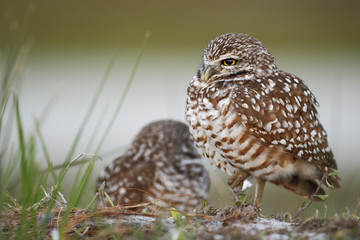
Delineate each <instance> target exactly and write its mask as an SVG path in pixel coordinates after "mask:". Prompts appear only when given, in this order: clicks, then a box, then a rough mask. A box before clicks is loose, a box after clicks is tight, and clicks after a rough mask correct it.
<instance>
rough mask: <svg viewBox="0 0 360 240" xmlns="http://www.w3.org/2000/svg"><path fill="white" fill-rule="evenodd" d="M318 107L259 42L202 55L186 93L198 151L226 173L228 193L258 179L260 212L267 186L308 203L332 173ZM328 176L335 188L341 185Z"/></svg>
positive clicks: (223, 39)
mask: <svg viewBox="0 0 360 240" xmlns="http://www.w3.org/2000/svg"><path fill="white" fill-rule="evenodd" d="M317 106H318V103H317V101H316V99H315V96H314V95H313V94H312V92H311V91H310V90H309V89H308V87H307V86H306V85H305V83H304V82H303V81H302V80H301V79H300V78H298V77H296V76H295V75H293V74H290V73H287V72H284V71H282V70H280V69H278V68H277V66H276V63H275V59H274V57H273V56H272V55H271V54H270V53H269V52H268V50H267V49H266V47H265V46H264V45H263V44H261V42H260V41H258V40H257V39H255V38H253V37H251V36H249V35H247V34H237V33H229V34H225V35H221V36H219V37H217V38H215V39H214V40H212V41H211V42H210V43H209V45H208V46H207V47H206V49H205V53H204V56H203V63H202V65H201V67H200V69H199V70H198V72H197V74H196V75H195V76H194V78H193V80H192V81H191V82H190V86H189V88H188V91H187V102H186V119H187V121H188V123H189V125H190V132H191V135H192V137H193V139H194V142H195V146H196V147H197V148H198V150H199V152H200V153H201V154H202V155H203V156H204V157H205V158H206V159H208V160H209V161H210V163H211V164H212V165H215V166H217V167H218V168H219V169H222V170H223V171H225V172H227V173H228V175H229V176H230V178H229V180H228V184H229V185H231V187H232V188H236V187H241V186H242V184H243V182H244V180H245V179H247V178H248V177H249V176H252V177H253V178H255V179H256V193H255V204H256V205H257V206H260V203H261V198H262V193H263V189H264V186H265V182H266V181H268V182H271V183H274V184H276V185H279V186H282V187H284V188H286V189H289V190H291V191H293V192H295V193H297V194H299V195H302V196H305V197H308V198H309V197H311V195H312V194H313V193H314V192H316V189H317V188H318V184H319V183H318V180H319V179H321V177H322V176H323V174H326V173H332V172H335V170H336V169H337V164H336V161H335V159H334V156H333V153H332V151H331V149H330V147H329V144H328V141H327V135H326V132H325V130H324V128H323V126H322V125H321V124H320V122H319V120H318V116H317V110H316V107H317ZM330 175H332V176H329V177H328V180H329V182H330V183H331V184H333V185H334V186H335V187H339V186H340V184H339V182H340V178H339V177H338V176H337V175H333V174H330ZM318 194H324V190H323V189H322V188H320V190H319V191H318Z"/></svg>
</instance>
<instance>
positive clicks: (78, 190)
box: [60, 32, 150, 235]
mask: <svg viewBox="0 0 360 240" xmlns="http://www.w3.org/2000/svg"><path fill="white" fill-rule="evenodd" d="M149 38H150V33H149V32H147V33H146V34H145V37H144V40H143V42H142V44H141V47H140V50H139V53H138V55H137V58H136V60H135V64H134V67H133V69H132V71H131V74H130V77H129V78H128V80H127V82H126V86H125V88H124V90H123V92H122V94H121V97H120V99H119V101H118V104H117V106H116V109H115V111H114V113H113V115H112V117H111V119H110V122H109V123H108V124H107V127H106V129H105V131H104V133H103V135H102V138H101V139H100V141H99V145H98V147H97V148H96V150H95V156H94V157H92V158H91V160H90V162H89V165H88V166H87V167H86V170H85V171H84V173H83V174H82V175H81V178H80V181H75V184H76V185H75V187H74V188H73V189H72V192H71V195H70V201H69V206H71V207H72V206H77V205H78V203H79V201H80V199H81V197H82V195H83V193H84V190H85V187H86V185H87V183H88V181H89V179H90V175H91V172H92V170H93V167H94V164H95V160H96V158H97V156H96V155H97V154H98V153H99V152H100V150H101V149H102V146H103V144H104V142H105V140H106V137H107V136H108V134H109V132H110V130H111V128H112V127H113V125H114V123H115V120H116V119H117V117H118V115H119V112H120V110H121V108H122V106H123V104H124V102H125V99H126V97H127V94H128V92H129V89H130V86H131V83H132V82H133V81H134V78H135V73H136V71H137V69H138V66H139V64H140V60H141V58H142V55H143V52H144V50H145V47H146V44H147V42H148V40H149ZM108 70H109V71H110V69H108ZM108 74H109V72H106V76H108ZM78 176H80V175H77V177H76V179H79V178H78ZM77 182H78V183H77ZM70 209H71V208H68V209H67V211H66V212H65V214H64V216H63V219H62V222H61V224H60V233H61V234H62V235H63V234H64V232H63V230H64V227H65V226H66V223H67V219H68V217H69V214H70V211H71V210H70Z"/></svg>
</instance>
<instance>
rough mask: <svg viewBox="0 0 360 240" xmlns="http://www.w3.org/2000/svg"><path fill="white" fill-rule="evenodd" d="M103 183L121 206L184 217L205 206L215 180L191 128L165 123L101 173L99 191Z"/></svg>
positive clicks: (153, 126) (140, 136)
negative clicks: (177, 212) (147, 205)
mask: <svg viewBox="0 0 360 240" xmlns="http://www.w3.org/2000/svg"><path fill="white" fill-rule="evenodd" d="M103 183H104V188H103V191H104V192H106V193H107V194H108V195H109V196H110V197H111V200H112V202H113V203H114V204H115V205H129V204H139V203H145V202H152V203H154V205H153V206H154V207H155V208H153V209H158V208H160V209H164V208H169V207H174V208H176V209H177V210H180V211H184V210H190V209H192V208H194V207H199V206H201V204H202V202H203V200H204V199H206V198H207V193H208V189H209V184H210V180H209V177H208V174H207V171H206V169H205V168H204V166H203V163H202V160H201V158H200V155H199V154H198V153H197V151H196V149H195V147H194V145H193V142H192V139H191V137H190V133H189V128H188V126H187V125H185V124H184V123H182V122H178V121H173V120H162V121H156V122H153V123H150V124H148V125H147V126H145V127H144V128H143V129H142V130H141V131H140V133H139V134H138V135H137V136H136V137H135V139H134V141H133V142H132V144H131V146H130V147H129V148H128V150H127V151H126V152H125V153H124V154H123V155H122V156H120V157H118V158H116V159H115V160H113V161H112V162H111V163H110V164H109V165H108V166H107V167H106V168H105V169H104V170H103V171H102V172H101V174H100V176H99V178H98V182H97V185H98V186H99V187H100V186H101V185H102V184H103ZM105 200H106V198H105ZM100 204H101V203H100ZM106 204H107V205H108V206H109V204H108V203H106ZM106 204H105V205H106Z"/></svg>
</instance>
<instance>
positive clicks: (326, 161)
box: [231, 71, 337, 172]
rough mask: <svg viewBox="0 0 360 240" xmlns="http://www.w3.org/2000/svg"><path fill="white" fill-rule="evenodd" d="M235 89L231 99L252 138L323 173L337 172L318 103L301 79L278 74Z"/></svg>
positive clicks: (284, 73) (290, 75) (240, 85)
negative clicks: (310, 163) (317, 108)
mask: <svg viewBox="0 0 360 240" xmlns="http://www.w3.org/2000/svg"><path fill="white" fill-rule="evenodd" d="M247 84H248V85H252V86H248V85H247ZM237 89H238V91H237V92H233V93H232V95H231V98H232V100H233V104H234V107H235V108H236V111H237V112H238V115H239V116H240V118H241V121H242V122H243V123H244V125H245V126H246V127H247V129H248V130H249V132H250V133H251V134H252V135H254V136H256V137H257V138H259V139H261V140H262V141H263V142H265V143H267V144H272V145H281V146H283V147H284V148H285V149H286V151H288V152H290V153H291V154H293V155H294V156H298V157H299V158H301V159H303V160H306V161H308V162H313V163H315V164H316V165H318V166H319V167H320V169H321V170H322V171H323V172H325V171H327V170H326V169H328V171H330V172H331V171H334V169H337V165H336V162H335V160H334V156H333V153H332V151H331V149H330V147H329V145H328V141H327V135H326V132H325V130H324V128H323V126H322V125H321V124H320V122H319V121H318V118H317V110H316V107H317V105H318V103H317V101H316V99H315V97H314V95H313V94H312V92H311V91H310V90H309V89H308V87H307V86H306V85H305V84H304V82H303V81H302V80H301V79H299V78H297V77H296V76H294V75H292V74H289V73H286V72H281V71H280V72H278V73H276V74H275V75H274V76H272V77H268V78H263V79H257V80H256V81H249V82H248V83H243V84H239V85H238V88H237ZM249 89H250V90H249ZM331 169H332V170H331Z"/></svg>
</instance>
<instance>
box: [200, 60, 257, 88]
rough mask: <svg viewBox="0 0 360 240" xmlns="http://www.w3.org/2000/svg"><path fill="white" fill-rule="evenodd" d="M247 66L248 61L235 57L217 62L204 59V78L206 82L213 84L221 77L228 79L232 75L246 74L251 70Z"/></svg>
mask: <svg viewBox="0 0 360 240" xmlns="http://www.w3.org/2000/svg"><path fill="white" fill-rule="evenodd" d="M247 66H248V64H246V61H244V60H242V59H240V58H239V57H237V56H233V55H226V56H223V57H222V58H219V59H216V60H206V59H204V64H203V68H202V76H203V79H204V80H205V82H212V81H213V80H215V79H217V78H219V77H221V78H226V77H229V76H230V75H232V76H234V75H237V74H243V73H246V72H248V71H249V70H250V69H249V68H248V67H247Z"/></svg>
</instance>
